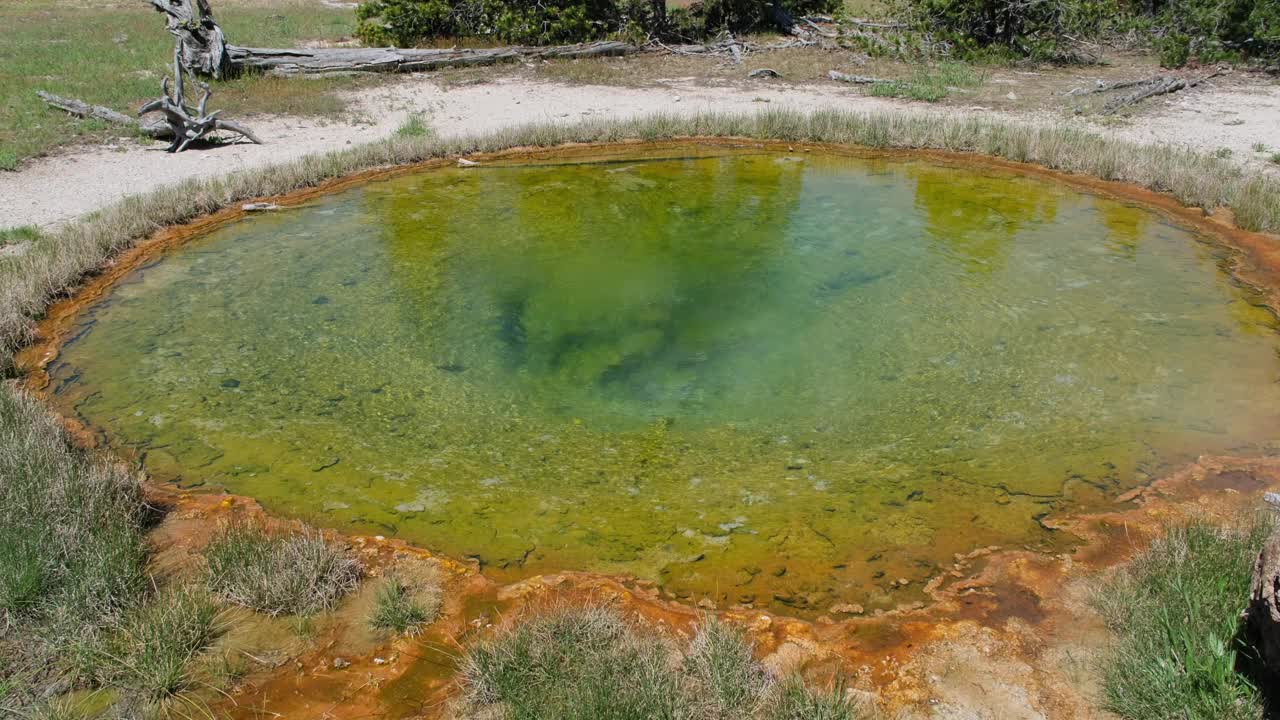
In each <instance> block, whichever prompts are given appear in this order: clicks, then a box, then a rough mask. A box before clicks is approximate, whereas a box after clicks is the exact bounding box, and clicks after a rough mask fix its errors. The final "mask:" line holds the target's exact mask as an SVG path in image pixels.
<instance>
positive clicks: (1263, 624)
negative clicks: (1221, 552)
mask: <svg viewBox="0 0 1280 720" xmlns="http://www.w3.org/2000/svg"><path fill="white" fill-rule="evenodd" d="M1245 615H1246V617H1247V618H1248V621H1249V626H1250V630H1251V631H1252V632H1253V637H1254V640H1255V642H1256V643H1257V646H1258V650H1259V653H1260V654H1261V656H1262V661H1263V663H1264V664H1265V665H1266V667H1267V669H1268V670H1270V671H1271V672H1272V673H1275V674H1276V676H1277V677H1280V528H1277V529H1276V530H1275V531H1273V532H1272V533H1271V537H1270V538H1268V539H1267V542H1266V544H1265V545H1264V546H1263V548H1262V552H1260V553H1258V559H1257V561H1256V562H1255V563H1254V566H1253V589H1252V592H1251V593H1250V597H1249V607H1248V608H1247V609H1246V610H1245Z"/></svg>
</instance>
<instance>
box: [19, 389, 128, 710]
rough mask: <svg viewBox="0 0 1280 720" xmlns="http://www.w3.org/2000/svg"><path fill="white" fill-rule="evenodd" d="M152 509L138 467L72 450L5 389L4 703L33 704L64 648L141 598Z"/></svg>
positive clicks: (62, 663) (46, 420)
mask: <svg viewBox="0 0 1280 720" xmlns="http://www.w3.org/2000/svg"><path fill="white" fill-rule="evenodd" d="M148 515H149V511H148V509H147V507H146V504H145V502H144V501H143V499H142V493H141V488H140V487H139V485H138V482H137V479H136V478H135V477H134V476H133V475H132V473H129V472H127V471H126V470H124V469H122V468H119V467H116V466H112V465H107V464H105V463H103V462H100V461H95V460H93V459H91V458H89V457H87V456H86V455H85V454H83V453H81V452H78V451H76V450H74V449H72V448H71V447H70V446H69V445H68V443H67V440H66V437H65V434H64V433H63V431H62V429H61V426H60V425H59V424H58V423H57V421H56V420H54V419H53V418H52V417H50V416H49V415H48V414H47V413H46V412H45V411H44V409H43V408H42V407H41V406H40V405H39V404H38V403H37V402H36V401H34V400H33V399H31V398H29V397H27V396H25V395H23V394H21V393H17V392H14V391H13V390H12V389H10V388H7V387H6V388H0V629H2V630H3V631H0V684H2V685H6V686H7V687H8V690H7V693H6V694H5V695H4V697H3V698H0V709H2V708H4V707H5V706H6V705H17V706H21V705H23V704H25V703H27V702H29V701H31V700H32V693H33V692H34V691H35V689H36V688H40V687H43V686H45V685H46V684H47V683H48V682H51V680H52V679H53V678H55V677H57V676H59V675H60V674H61V673H63V672H65V671H67V670H68V669H69V668H68V667H66V665H67V661H68V659H69V658H68V657H67V656H66V654H65V653H64V650H65V649H66V648H68V647H71V646H78V645H80V644H82V643H84V642H89V641H92V640H93V639H94V638H96V637H97V636H98V635H99V634H101V633H104V632H107V631H108V630H109V629H110V628H112V627H114V626H115V625H116V624H117V623H118V622H119V621H120V620H121V618H123V617H124V615H125V614H127V613H128V612H129V611H131V610H132V609H133V607H134V606H135V605H136V604H137V602H138V600H139V598H140V597H141V596H142V595H143V594H144V592H145V591H146V589H147V587H148V579H147V575H146V572H145V564H146V559H147V550H146V547H145V542H144V533H145V528H146V522H147V518H148Z"/></svg>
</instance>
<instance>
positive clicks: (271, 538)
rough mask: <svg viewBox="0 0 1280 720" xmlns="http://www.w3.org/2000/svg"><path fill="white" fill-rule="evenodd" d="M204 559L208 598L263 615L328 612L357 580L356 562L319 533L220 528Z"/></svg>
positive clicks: (252, 525) (237, 525)
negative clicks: (249, 609) (215, 597)
mask: <svg viewBox="0 0 1280 720" xmlns="http://www.w3.org/2000/svg"><path fill="white" fill-rule="evenodd" d="M204 558H205V563H206V564H207V565H208V569H209V574H208V585H209V590H210V591H211V592H213V593H214V595H216V596H217V597H219V598H221V599H222V600H224V601H225V602H228V603H231V604H233V605H241V606H243V607H247V608H251V609H253V610H257V611H258V612H261V613H265V614H267V615H313V614H315V613H318V612H322V611H325V610H328V609H330V608H332V607H333V606H334V604H335V603H336V602H337V601H338V600H339V599H341V598H342V597H343V596H345V595H346V594H347V593H349V592H351V591H352V590H354V589H355V587H356V586H357V585H358V584H359V582H360V575H361V567H360V563H359V562H358V561H356V560H355V559H354V558H352V557H351V556H350V554H349V553H347V551H346V550H344V549H342V548H340V547H338V546H336V545H334V544H333V543H330V542H328V541H327V540H325V539H324V537H323V536H322V535H321V534H320V533H319V532H316V531H314V530H305V529H304V530H298V531H294V532H274V531H268V530H267V529H266V528H264V527H263V526H262V525H261V524H259V523H256V522H247V521H246V522H233V523H230V524H228V525H226V526H224V527H223V528H222V529H221V530H220V531H219V532H218V534H217V535H216V536H215V537H214V538H213V540H212V541H210V543H209V546H208V547H207V548H205V552H204Z"/></svg>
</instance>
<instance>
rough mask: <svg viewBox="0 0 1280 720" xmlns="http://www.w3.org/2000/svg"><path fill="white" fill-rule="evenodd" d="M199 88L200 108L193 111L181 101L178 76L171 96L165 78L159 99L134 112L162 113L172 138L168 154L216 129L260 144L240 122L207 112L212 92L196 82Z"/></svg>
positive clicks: (181, 149)
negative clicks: (200, 94) (201, 92)
mask: <svg viewBox="0 0 1280 720" xmlns="http://www.w3.org/2000/svg"><path fill="white" fill-rule="evenodd" d="M200 89H201V90H202V91H203V95H202V96H201V97H200V105H199V106H198V107H197V108H196V109H195V110H194V111H193V110H192V109H191V108H189V107H187V106H186V105H184V104H183V102H182V76H181V75H178V80H177V83H176V86H175V88H174V90H173V94H172V95H170V93H169V78H167V77H166V78H165V79H164V80H163V81H161V83H160V90H161V93H162V97H160V99H158V100H152V101H151V102H149V103H147V104H146V105H143V106H142V108H141V109H140V110H138V114H139V115H146V114H147V113H152V112H159V113H163V114H164V116H165V122H166V123H168V125H169V130H170V133H171V135H172V138H171V140H170V142H169V152H182V151H183V150H186V149H187V146H188V145H190V144H191V143H193V142H195V141H197V140H202V139H204V138H206V137H208V136H209V134H210V133H214V132H217V131H219V130H226V131H228V132H233V133H237V134H239V135H242V136H243V137H245V138H247V139H248V140H249V141H250V142H253V143H255V144H258V145H261V144H262V141H261V140H259V139H258V137H257V136H256V135H254V134H253V131H252V130H250V129H249V128H247V127H245V126H243V125H241V124H240V123H237V122H233V121H231V120H224V119H222V118H220V117H218V113H219V112H222V111H221V110H215V111H214V112H211V113H210V112H207V106H208V103H209V96H210V95H212V94H213V92H212V91H211V90H209V85H208V83H200Z"/></svg>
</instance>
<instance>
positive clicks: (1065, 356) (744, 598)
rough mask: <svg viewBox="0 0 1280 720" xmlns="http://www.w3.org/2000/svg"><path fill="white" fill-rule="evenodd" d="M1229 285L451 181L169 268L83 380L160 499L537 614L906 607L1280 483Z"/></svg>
mask: <svg viewBox="0 0 1280 720" xmlns="http://www.w3.org/2000/svg"><path fill="white" fill-rule="evenodd" d="M1224 258H1225V254H1224V253H1223V251H1221V250H1220V249H1217V248H1215V247H1214V246H1212V245H1211V244H1208V243H1206V242H1203V241H1202V240H1200V239H1199V238H1197V237H1196V236H1195V235H1194V234H1192V233H1190V232H1188V231H1187V230H1184V229H1181V228H1179V227H1176V226H1174V225H1172V224H1170V223H1168V222H1167V221H1165V220H1164V219H1162V218H1161V217H1160V216H1157V215H1155V214H1153V213H1151V212H1148V211H1146V210H1143V209H1141V208H1138V207H1131V206H1128V205H1125V204H1122V203H1119V202H1116V201H1113V200H1108V199H1103V198H1099V197H1093V196H1089V195H1085V194H1081V193H1079V192H1076V191H1074V190H1071V189H1068V188H1066V187H1062V186H1058V185H1054V184H1051V183H1048V182H1045V181H1042V180H1037V179H1030V178H1024V177H1017V176H1014V175H1011V174H1004V173H999V172H994V171H990V172H988V171H973V170H967V169H963V168H956V167H944V166H939V165H934V164H929V163H926V162H917V161H888V160H883V159H857V158H836V157H814V156H812V155H804V156H794V155H785V154H767V153H766V154H745V155H744V154H735V155H730V156H723V157H714V156H713V157H691V158H683V159H664V160H643V159H637V160H634V161H622V162H609V163H578V164H570V163H565V164H545V165H512V166H503V167H480V168H471V169H452V168H451V169H444V170H433V171H429V172H423V173H421V174H417V175H413V176H407V177H402V178H399V179H394V180H389V181H384V182H377V183H371V184H369V185H367V186H364V187H361V188H358V189H354V190H349V191H345V192H342V193H340V194H337V195H334V196H331V197H327V198H324V199H322V200H319V201H316V202H313V203H311V204H310V205H307V206H305V207H302V208H297V209H292V210H287V211H282V212H279V213H274V214H271V215H266V216H255V217H253V218H250V219H246V220H245V221H242V222H238V223H236V224H234V225H231V226H229V227H226V228H223V229H221V230H218V231H216V232H213V233H211V234H210V235H208V236H207V237H204V238H201V239H199V240H196V241H194V242H192V243H191V244H189V245H187V246H185V247H184V248H182V249H180V250H178V251H176V252H174V253H171V254H170V255H168V256H166V257H164V258H162V259H160V260H159V261H157V262H155V263H153V264H151V265H149V266H148V267H145V268H141V269H139V270H138V271H136V272H134V273H133V274H131V275H130V276H129V277H128V278H126V279H125V280H124V281H123V282H122V283H121V284H120V285H119V287H118V288H117V289H116V290H115V291H114V292H113V294H111V295H110V297H109V298H108V299H107V300H105V301H104V302H102V303H101V304H99V305H97V306H95V307H93V308H91V309H90V310H89V311H87V312H86V313H85V315H84V317H83V319H82V321H81V322H82V332H81V333H80V334H78V335H77V336H76V338H75V339H74V340H73V341H72V342H70V343H68V345H67V346H66V348H65V349H64V351H63V353H62V355H61V356H60V358H59V359H58V360H57V362H56V364H55V365H54V366H53V368H52V375H53V378H54V387H55V391H56V396H57V398H58V400H59V402H62V403H64V404H65V406H66V407H67V408H69V409H73V410H74V411H75V412H77V413H79V414H80V415H81V416H82V417H83V418H84V419H85V420H87V421H88V422H89V423H90V424H91V425H93V426H94V427H97V428H101V429H102V430H103V431H104V432H105V434H106V436H107V438H108V439H109V440H110V442H112V443H114V444H115V445H116V446H118V447H120V448H122V449H126V450H131V451H133V452H134V453H136V455H137V456H138V457H141V458H142V459H143V462H144V464H145V466H146V467H147V469H148V470H150V471H151V472H152V473H154V474H156V475H157V476H159V477H163V478H168V479H173V480H175V481H176V482H180V483H181V484H183V485H186V486H192V485H196V486H206V487H225V488H227V489H229V490H231V491H233V492H236V493H242V494H247V495H252V496H254V497H256V498H259V499H260V500H261V501H262V502H263V503H264V504H265V505H266V506H267V507H268V508H271V509H273V510H275V511H278V512H282V513H287V514H292V515H298V516H302V517H306V518H308V519H311V520H312V521H314V522H317V523H320V524H323V525H327V526H332V527H336V528H340V529H344V530H358V531H364V532H375V533H382V534H386V535H398V536H402V537H405V538H407V539H410V540H412V541H415V542H418V543H421V544H424V545H426V546H428V547H431V548H433V549H437V550H442V551H445V552H448V553H452V554H454V555H457V556H471V557H476V558H478V559H480V561H481V562H482V563H483V564H484V565H485V566H486V568H487V570H488V571H489V572H490V573H493V574H495V575H497V576H499V577H511V578H514V577H519V576H525V575H530V574H533V573H539V572H550V571H554V570H557V569H563V568H574V569H588V570H599V571H605V572H620V573H629V574H635V575H638V576H641V577H645V578H650V579H653V580H656V581H658V582H660V583H661V584H662V586H663V588H664V589H665V590H666V591H668V592H670V593H672V594H675V595H678V596H681V597H687V598H691V599H701V598H703V597H709V598H711V599H713V600H715V601H716V602H719V603H730V602H750V603H754V604H757V605H786V606H789V607H790V608H791V609H793V610H798V611H817V612H820V611H822V610H824V609H825V608H827V607H828V606H830V605H831V604H832V603H836V602H859V603H863V604H865V605H866V606H867V607H868V608H871V607H888V606H891V605H893V604H895V603H897V602H900V601H902V600H909V599H913V598H915V597H918V596H919V594H920V588H921V586H922V583H923V581H925V580H926V579H927V578H929V577H931V576H933V575H935V574H937V573H938V572H939V571H940V570H944V569H947V568H949V567H950V564H951V563H952V562H953V556H954V554H955V553H957V552H966V551H968V550H972V549H974V548H976V547H982V546H987V545H992V544H998V545H1004V546H1028V547H1036V548H1044V549H1054V548H1061V547H1063V546H1064V543H1065V542H1066V541H1067V540H1068V539H1067V538H1061V537H1058V534H1056V533H1052V532H1050V531H1048V530H1046V529H1045V528H1044V527H1042V525H1041V524H1040V522H1039V520H1040V519H1042V518H1043V517H1045V516H1046V515H1047V514H1048V513H1051V512H1055V511H1066V510H1070V509H1073V508H1081V507H1093V506H1098V505H1099V504H1101V503H1105V502H1106V501H1107V500H1108V499H1109V498H1112V497H1114V496H1115V495H1116V494H1118V493H1120V492H1123V491H1124V490H1127V489H1129V488H1132V487H1134V486H1135V485H1137V484H1139V483H1142V482H1145V481H1147V480H1149V479H1151V478H1152V477H1154V476H1158V475H1160V474H1162V473H1164V472H1167V471H1168V470H1169V469H1171V468H1173V467H1175V466H1176V465H1177V464H1178V463H1181V462H1185V461H1186V460H1188V459H1190V458H1193V457H1195V456H1196V455H1198V454H1201V453H1206V452H1254V451H1257V450H1258V449H1261V448H1267V447H1274V444H1273V443H1274V441H1275V440H1276V437H1275V435H1276V433H1275V428H1277V427H1280V424H1278V423H1277V422H1276V421H1277V419H1280V418H1278V417H1277V415H1278V414H1280V411H1278V410H1277V409H1278V408H1280V387H1278V386H1277V384H1276V382H1275V381H1276V379H1277V378H1278V377H1280V359H1278V357H1280V356H1278V355H1277V350H1278V349H1280V342H1278V340H1277V335H1276V323H1275V319H1274V317H1273V316H1272V315H1271V314H1270V313H1269V312H1268V311H1266V310H1264V309H1263V308H1261V307H1260V306H1259V305H1258V302H1257V299H1256V297H1254V296H1252V295H1251V294H1250V293H1249V292H1248V291H1246V290H1245V289H1242V288H1240V287H1237V286H1236V285H1235V284H1233V283H1232V282H1231V280H1230V278H1229V277H1228V275H1227V274H1226V273H1225V272H1224V270H1223V262H1224ZM900 578H901V579H902V580H906V581H907V585H905V586H902V585H900V584H899V582H898V580H899V579H900Z"/></svg>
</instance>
